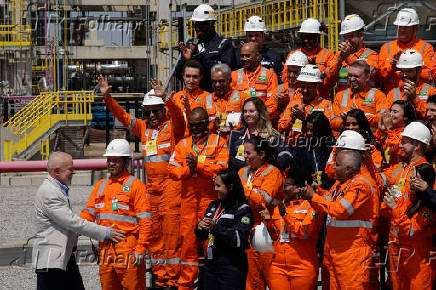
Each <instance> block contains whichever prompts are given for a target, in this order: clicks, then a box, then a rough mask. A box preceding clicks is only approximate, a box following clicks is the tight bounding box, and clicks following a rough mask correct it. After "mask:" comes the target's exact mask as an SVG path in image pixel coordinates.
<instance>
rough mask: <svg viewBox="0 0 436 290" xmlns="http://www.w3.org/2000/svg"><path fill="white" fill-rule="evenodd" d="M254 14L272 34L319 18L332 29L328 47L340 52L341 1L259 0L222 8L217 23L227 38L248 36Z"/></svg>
mask: <svg viewBox="0 0 436 290" xmlns="http://www.w3.org/2000/svg"><path fill="white" fill-rule="evenodd" d="M252 15H258V16H260V17H262V18H263V19H265V24H266V26H267V29H268V31H271V32H276V31H280V30H285V29H292V28H296V27H298V26H300V25H301V22H302V21H303V20H304V19H306V18H309V17H310V18H316V19H318V20H319V21H320V22H324V23H325V24H326V25H327V28H328V35H327V43H326V39H325V37H322V38H321V42H322V43H321V44H322V46H324V47H328V48H329V49H331V50H333V51H336V50H337V45H338V24H339V23H340V21H339V19H338V3H337V0H281V1H271V0H268V1H266V2H265V3H263V2H262V1H258V2H255V3H249V4H244V5H240V6H237V7H235V9H234V10H232V9H221V12H220V14H218V15H217V16H218V17H219V19H220V21H219V23H220V27H218V21H216V23H215V28H216V30H217V31H218V32H219V33H220V34H221V35H223V36H224V37H226V38H238V37H244V35H245V33H244V24H245V21H246V20H247V19H248V18H249V17H250V16H252ZM186 30H187V31H186V35H188V36H190V37H193V36H194V35H195V32H194V29H193V26H192V23H191V21H189V20H187V22H186ZM177 37H178V34H177V23H174V25H173V31H172V45H173V47H175V46H177V44H178V41H179V40H178V38H177ZM168 42H169V25H168V24H167V23H166V24H163V25H161V27H160V32H159V47H160V48H168V46H169V43H168Z"/></svg>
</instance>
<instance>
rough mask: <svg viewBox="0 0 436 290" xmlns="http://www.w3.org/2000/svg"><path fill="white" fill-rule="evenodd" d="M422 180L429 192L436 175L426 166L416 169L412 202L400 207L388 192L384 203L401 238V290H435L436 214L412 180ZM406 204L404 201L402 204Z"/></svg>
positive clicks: (412, 177)
mask: <svg viewBox="0 0 436 290" xmlns="http://www.w3.org/2000/svg"><path fill="white" fill-rule="evenodd" d="M416 178H421V179H423V180H424V181H425V182H426V183H427V184H428V186H429V187H430V188H432V187H433V186H434V182H435V172H434V169H433V167H432V166H431V165H429V164H426V163H423V164H420V165H418V166H416V167H415V171H414V172H413V173H412V174H411V176H410V184H411V186H410V192H409V194H410V198H409V199H407V200H405V202H403V204H401V203H400V204H399V203H398V202H397V199H396V197H395V192H392V191H391V190H389V191H388V192H387V193H386V195H385V197H384V201H385V202H386V204H387V206H388V207H389V208H391V209H392V220H391V223H392V226H393V227H394V229H395V231H394V232H395V233H396V234H397V235H398V238H399V248H400V250H401V251H400V254H399V258H398V277H399V289H401V290H402V289H404V290H406V289H407V290H409V289H411V290H414V289H416V290H418V289H419V290H421V289H432V285H433V280H434V277H435V270H436V263H435V261H434V258H435V257H434V254H432V253H434V251H433V248H434V247H433V235H434V234H435V225H436V213H434V212H432V211H430V209H429V208H428V207H427V202H428V201H426V200H425V199H424V198H423V193H422V192H421V191H419V190H417V188H415V186H414V182H413V180H414V179H416ZM403 201H404V200H403Z"/></svg>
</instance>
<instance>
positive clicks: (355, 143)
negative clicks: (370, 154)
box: [335, 130, 366, 151]
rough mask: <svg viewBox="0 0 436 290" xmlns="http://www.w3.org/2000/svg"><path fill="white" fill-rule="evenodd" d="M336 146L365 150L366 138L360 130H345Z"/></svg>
mask: <svg viewBox="0 0 436 290" xmlns="http://www.w3.org/2000/svg"><path fill="white" fill-rule="evenodd" d="M335 147H336V148H341V149H351V150H359V151H365V150H366V148H365V139H364V138H363V136H362V135H360V134H359V133H358V132H356V131H353V130H345V131H344V132H342V134H341V135H340V136H339V138H338V140H337V141H336V145H335Z"/></svg>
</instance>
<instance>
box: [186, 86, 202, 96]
mask: <svg viewBox="0 0 436 290" xmlns="http://www.w3.org/2000/svg"><path fill="white" fill-rule="evenodd" d="M203 92H204V91H203V89H201V88H200V87H198V88H196V89H195V90H194V91H192V92H190V93H189V92H188V91H187V90H186V87H183V93H185V94H187V95H189V96H195V95H199V94H201V93H203Z"/></svg>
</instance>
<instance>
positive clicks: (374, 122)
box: [330, 86, 388, 131]
mask: <svg viewBox="0 0 436 290" xmlns="http://www.w3.org/2000/svg"><path fill="white" fill-rule="evenodd" d="M351 109H360V110H362V111H363V112H364V113H365V115H366V118H367V119H368V121H369V124H370V125H371V127H372V128H377V127H378V121H379V120H380V117H381V113H382V112H383V111H384V110H386V109H388V105H387V102H386V95H385V94H383V92H382V91H380V90H378V89H376V88H370V87H368V86H367V87H365V89H364V90H363V91H362V92H360V93H358V94H354V93H353V92H352V91H351V89H346V90H344V91H341V92H339V93H337V94H336V97H335V100H334V102H333V112H332V119H331V120H330V124H331V127H332V129H333V130H335V131H341V130H342V129H343V127H344V124H343V120H342V118H341V112H344V113H346V112H348V111H349V110H351Z"/></svg>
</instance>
